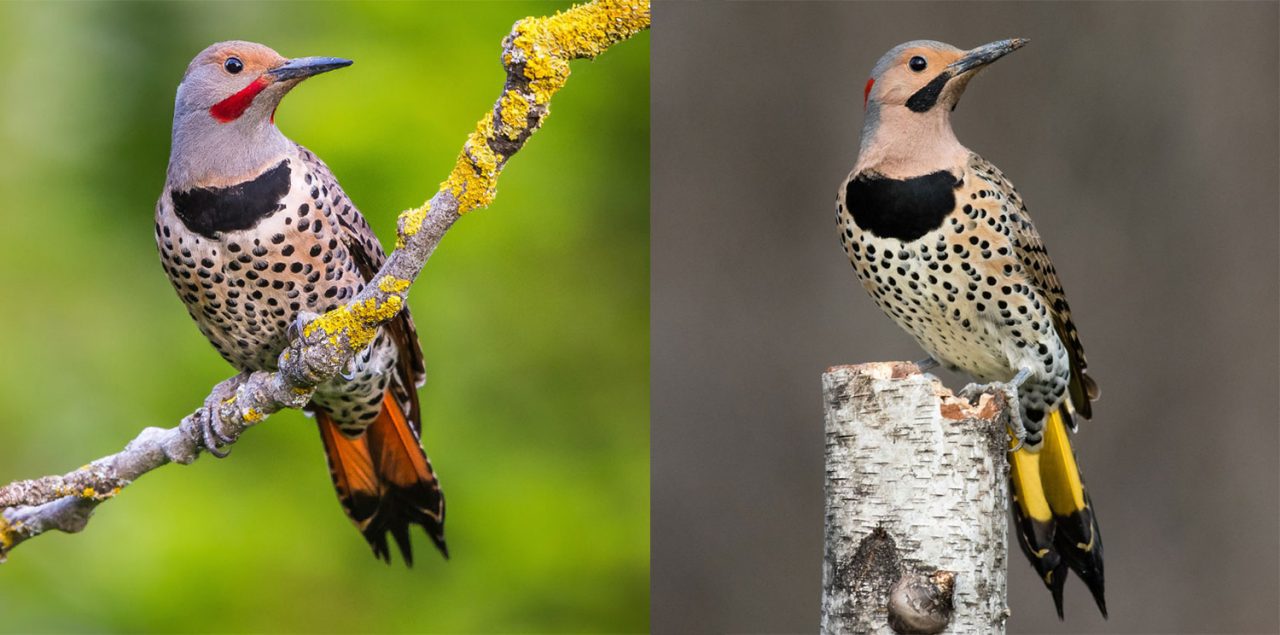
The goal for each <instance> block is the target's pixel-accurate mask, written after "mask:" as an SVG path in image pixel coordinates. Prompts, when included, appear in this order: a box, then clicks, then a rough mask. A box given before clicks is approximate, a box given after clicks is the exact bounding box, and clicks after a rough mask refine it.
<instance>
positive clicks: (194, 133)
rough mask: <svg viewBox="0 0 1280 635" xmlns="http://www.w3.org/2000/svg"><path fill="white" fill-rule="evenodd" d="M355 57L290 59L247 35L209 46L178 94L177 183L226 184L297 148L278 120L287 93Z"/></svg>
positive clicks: (173, 175) (172, 176)
mask: <svg viewBox="0 0 1280 635" xmlns="http://www.w3.org/2000/svg"><path fill="white" fill-rule="evenodd" d="M350 64H351V61H350V60H344V59H339V58H333V57H302V58H297V59H292V60H291V59H286V58H284V57H282V56H281V55H280V54H279V53H276V52H275V51H273V50H271V49H270V48H268V47H266V46H263V45H261V44H255V43H253V42H242V41H229V42H219V43H217V44H213V45H211V46H210V47H208V48H206V49H205V50H203V51H201V52H200V54H199V55H197V56H196V57H195V59H194V60H192V61H191V64H190V65H189V66H187V72H186V74H185V75H183V77H182V83H181V84H179V85H178V96H177V99H176V100H175V101H174V109H173V148H172V150H171V152H170V155H169V181H170V184H171V185H173V186H174V187H177V188H178V189H187V188H189V187H194V186H204V185H225V184H227V183H229V182H237V181H238V180H240V179H239V177H241V176H244V175H248V174H251V173H253V172H255V171H257V170H259V169H261V168H262V167H264V165H265V164H266V163H267V162H269V161H271V160H272V159H274V158H277V157H279V156H280V154H281V153H283V152H284V151H286V150H287V149H288V147H289V141H288V140H287V139H285V137H284V135H283V134H281V133H280V131H279V129H277V128H276V126H275V111H276V107H277V106H279V105H280V100H281V99H283V98H284V96H285V95H286V94H288V92H289V91H290V90H292V89H293V87H294V86H297V85H298V84H299V83H300V82H301V81H302V80H304V79H306V78H307V77H310V76H312V75H316V74H319V73H323V72H325V71H330V70H334V69H336V68H342V67H343V66H349V65H350Z"/></svg>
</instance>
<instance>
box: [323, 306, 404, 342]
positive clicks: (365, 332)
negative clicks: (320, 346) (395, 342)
mask: <svg viewBox="0 0 1280 635" xmlns="http://www.w3.org/2000/svg"><path fill="white" fill-rule="evenodd" d="M403 302H404V301H403V300H402V299H401V298H400V296H398V295H393V296H391V297H389V298H387V301H386V302H383V303H382V304H378V299H377V298H369V299H367V300H365V301H364V302H361V303H360V304H356V305H354V306H347V305H343V306H340V307H338V308H336V309H334V310H332V311H329V312H328V313H325V314H324V315H322V316H320V317H318V318H316V319H315V320H312V322H311V323H310V324H308V325H306V326H305V327H303V329H302V333H303V335H305V336H306V337H311V335H312V334H313V333H315V332H316V331H321V332H323V333H324V334H325V335H327V336H328V337H329V343H330V344H332V345H334V346H337V345H338V336H340V335H342V334H346V336H347V341H348V342H349V343H350V344H351V348H352V350H357V351H359V350H362V349H364V347H366V346H368V345H369V342H372V341H373V338H374V336H375V335H377V333H378V325H379V324H382V323H383V322H386V321H387V320H390V319H391V318H392V317H394V316H395V314H396V313H399V312H400V307H401V305H402V304H403Z"/></svg>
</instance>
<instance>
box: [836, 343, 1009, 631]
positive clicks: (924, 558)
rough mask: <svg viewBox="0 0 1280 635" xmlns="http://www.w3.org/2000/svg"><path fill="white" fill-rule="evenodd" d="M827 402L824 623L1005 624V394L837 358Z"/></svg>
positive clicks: (843, 626)
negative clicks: (974, 397) (968, 393)
mask: <svg viewBox="0 0 1280 635" xmlns="http://www.w3.org/2000/svg"><path fill="white" fill-rule="evenodd" d="M822 386H823V397H824V399H825V403H826V461H827V468H826V474H827V478H826V536H825V538H826V549H825V554H824V556H823V564H822V586H823V594H822V632H823V633H942V632H946V633H1004V624H1005V619H1006V618H1007V617H1008V608H1007V607H1006V604H1005V602H1006V593H1005V591H1006V589H1005V586H1006V574H1007V571H1008V569H1007V566H1006V563H1007V557H1008V544H1007V538H1006V522H1007V521H1006V520H1005V519H1006V517H1007V515H1008V511H1009V509H1008V501H1009V491H1008V462H1007V457H1006V452H1007V449H1008V446H1007V443H1008V441H1007V439H1008V437H1007V433H1006V432H1005V415H1004V414H1003V413H1004V403H1003V402H1004V398H1003V397H1001V396H998V395H994V394H984V395H982V397H981V399H980V400H979V402H978V404H977V405H970V403H969V402H968V401H966V400H964V399H961V398H959V397H956V396H954V395H953V394H952V393H951V392H950V391H949V390H947V388H946V387H944V386H943V385H942V383H941V382H939V381H938V380H937V379H936V378H934V377H932V376H930V375H924V374H921V373H920V371H919V369H918V368H916V366H915V365H914V364H910V363H902V362H885V363H873V364H862V365H858V366H836V367H833V368H830V369H828V370H827V372H826V373H824V374H823V376H822Z"/></svg>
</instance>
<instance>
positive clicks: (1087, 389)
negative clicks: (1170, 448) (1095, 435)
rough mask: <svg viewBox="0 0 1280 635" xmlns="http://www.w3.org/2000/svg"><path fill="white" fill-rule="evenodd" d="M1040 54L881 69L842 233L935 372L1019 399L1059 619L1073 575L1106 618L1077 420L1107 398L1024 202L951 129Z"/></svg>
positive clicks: (906, 59)
mask: <svg viewBox="0 0 1280 635" xmlns="http://www.w3.org/2000/svg"><path fill="white" fill-rule="evenodd" d="M1025 43H1026V40H1024V39H1011V40H1002V41H999V42H993V43H991V44H987V45H985V46H980V47H978V48H975V49H972V50H969V51H962V50H960V49H958V48H956V47H954V46H951V45H948V44H943V43H941V42H934V41H927V40H917V41H913V42H907V43H905V44H901V45H899V46H896V47H894V48H893V49H892V50H890V51H889V52H888V53H886V54H885V55H884V56H883V57H881V58H880V61H879V62H877V63H876V65H875V67H874V69H873V70H872V71H871V78H870V79H868V80H867V83H866V88H865V89H864V94H863V99H864V102H863V106H864V109H865V111H866V115H865V122H864V124H863V128H862V144H861V147H860V149H859V152H858V159H857V163H856V164H855V165H854V167H853V170H852V172H850V174H849V177H848V179H847V180H846V181H845V182H844V183H843V184H842V185H841V187H840V191H839V194H838V196H837V203H836V222H837V224H838V229H839V232H840V242H841V243H842V244H843V246H844V251H845V253H846V254H847V255H848V257H849V260H850V261H851V262H852V263H853V267H854V269H855V270H856V271H857V274H858V278H859V279H861V281H862V285H863V286H864V287H865V288H866V290H867V291H868V292H869V293H870V294H871V296H872V298H874V300H875V302H876V305H878V306H879V307H880V308H881V309H882V310H883V311H884V312H885V313H886V314H888V315H889V317H891V318H892V319H893V320H894V321H895V322H897V323H898V325H899V326H901V327H902V328H903V329H905V330H906V331H907V332H908V333H910V334H911V336H912V337H914V338H915V339H916V341H917V342H918V343H919V344H920V346H922V347H923V348H924V349H925V350H926V351H928V353H929V355H930V362H931V363H932V362H936V363H939V364H942V365H944V366H946V367H948V368H951V369H953V370H958V371H962V372H965V373H968V374H969V375H971V376H973V377H975V378H976V379H978V380H979V381H983V382H1008V384H1009V385H1011V386H1014V387H1016V395H1015V396H1014V402H1015V403H1017V404H1018V407H1016V408H1012V410H1013V411H1014V413H1013V415H1014V416H1013V419H1014V422H1013V424H1012V426H1011V428H1012V432H1013V435H1014V436H1015V437H1016V439H1015V440H1014V444H1013V448H1014V449H1013V451H1012V454H1011V457H1010V468H1011V469H1010V479H1011V481H1012V486H1013V487H1012V491H1013V497H1014V503H1013V506H1012V507H1013V513H1014V516H1015V525H1016V527H1017V534H1018V542H1019V544H1020V545H1021V546H1022V550H1023V552H1024V553H1025V554H1026V555H1027V557H1028V558H1029V559H1030V560H1031V564H1032V565H1033V566H1034V567H1035V569H1036V571H1037V572H1038V573H1039V574H1040V576H1041V578H1042V579H1043V580H1044V583H1045V585H1046V586H1047V587H1048V588H1049V590H1050V591H1051V592H1052V594H1053V600H1054V604H1055V606H1056V607H1057V611H1058V617H1059V618H1061V617H1062V592H1063V585H1064V584H1065V583H1066V573H1067V569H1068V568H1069V569H1071V570H1073V571H1075V572H1076V574H1077V575H1078V576H1079V577H1080V578H1081V579H1082V580H1083V581H1084V583H1085V585H1086V586H1087V587H1088V588H1089V591H1090V592H1091V593H1092V594H1093V598H1094V600H1095V601H1096V602H1097V604H1098V609H1099V610H1100V611H1101V612H1102V614H1103V616H1104V617H1105V616H1106V614H1107V609H1106V601H1105V598H1104V583H1103V568H1102V538H1101V536H1100V534H1099V532H1098V524H1097V520H1096V518H1095V516H1094V513H1093V508H1092V504H1091V502H1090V500H1089V495H1088V493H1087V492H1086V491H1085V488H1084V483H1083V480H1082V479H1081V477H1080V470H1079V467H1078V465H1077V463H1076V458H1075V454H1074V452H1073V450H1072V449H1071V445H1070V441H1069V439H1068V436H1067V431H1068V429H1070V430H1071V431H1072V432H1074V431H1075V430H1076V423H1077V419H1076V418H1077V417H1084V418H1086V419H1087V418H1089V417H1090V416H1091V415H1092V408H1091V406H1090V402H1091V401H1093V400H1095V399H1096V398H1097V396H1098V389H1097V385H1096V384H1095V383H1094V381H1093V380H1092V379H1091V378H1090V377H1089V375H1088V374H1087V372H1086V368H1087V365H1086V363H1085V356H1084V349H1083V347H1082V346H1081V344H1080V338H1079V336H1078V334H1077V332H1076V327H1075V325H1074V324H1073V323H1072V320H1071V309H1070V308H1069V307H1068V305H1067V298H1066V295H1065V294H1064V293H1063V290H1062V285H1061V284H1060V283H1059V282H1058V274H1057V272H1056V270H1055V269H1054V267H1053V264H1052V263H1051V262H1050V261H1049V254H1048V252H1047V251H1046V250H1045V247H1044V244H1043V242H1042V241H1041V240H1040V235H1039V233H1038V232H1037V231H1036V228H1035V226H1034V225H1032V224H1031V217H1030V216H1028V215H1027V208H1026V206H1025V205H1024V204H1023V202H1022V198H1021V197H1020V196H1019V195H1018V192H1017V190H1015V189H1014V187H1013V184H1011V183H1010V182H1009V180H1008V179H1006V178H1005V176H1004V174H1002V173H1001V172H1000V170H998V169H996V167H995V166H993V165H991V164H990V163H988V162H987V161H986V160H984V159H983V158H982V157H980V156H978V155H977V154H975V153H974V152H973V151H971V150H969V149H968V148H966V147H964V146H963V145H961V144H960V142H959V141H958V140H957V139H956V136H955V133H954V132H953V131H952V129H951V111H952V110H954V109H955V107H956V104H957V102H958V101H959V100H960V96H961V95H962V94H963V93H964V90H965V87H966V86H967V85H968V83H969V81H970V80H972V79H973V77H974V76H975V75H976V74H978V73H979V72H980V71H981V70H982V69H984V68H985V67H986V66H987V65H988V64H990V63H991V62H993V61H995V60H997V59H999V58H1000V57H1002V56H1004V55H1005V54H1007V53H1010V52H1012V51H1014V50H1016V49H1018V48H1020V47H1021V46H1022V45H1023V44H1025ZM972 389H973V387H970V388H969V389H967V390H968V391H970V392H971V391H972Z"/></svg>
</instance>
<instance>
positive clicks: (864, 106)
mask: <svg viewBox="0 0 1280 635" xmlns="http://www.w3.org/2000/svg"><path fill="white" fill-rule="evenodd" d="M874 83H876V78H874V77H872V78H871V79H868V80H867V87H866V88H863V89H862V109H863V110H866V109H867V98H868V97H870V96H871V85H872V84H874Z"/></svg>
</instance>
